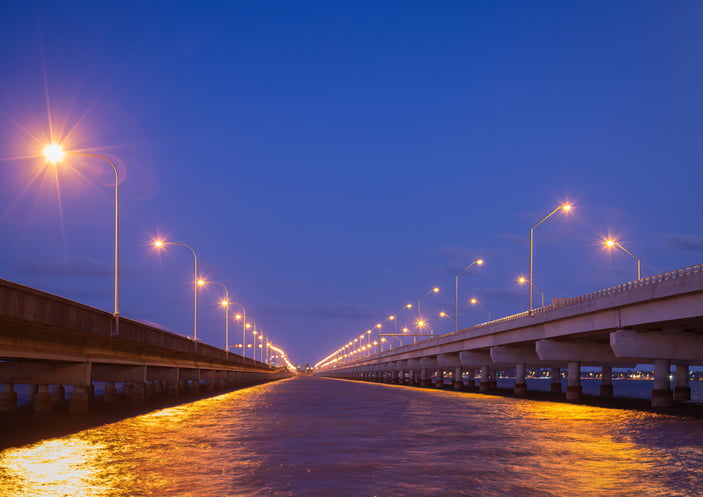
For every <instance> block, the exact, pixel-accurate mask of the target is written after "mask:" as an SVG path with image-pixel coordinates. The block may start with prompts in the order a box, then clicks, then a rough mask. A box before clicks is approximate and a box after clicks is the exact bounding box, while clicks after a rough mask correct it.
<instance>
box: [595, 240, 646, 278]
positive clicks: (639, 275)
mask: <svg viewBox="0 0 703 497" xmlns="http://www.w3.org/2000/svg"><path fill="white" fill-rule="evenodd" d="M603 244H604V245H605V246H606V247H608V248H613V247H617V248H619V249H620V250H622V251H623V252H625V253H626V254H628V255H629V256H630V257H632V258H634V259H635V260H636V261H637V279H638V280H641V279H642V261H640V258H639V257H637V256H636V255H635V254H633V253H632V252H630V251H629V250H627V249H626V248H625V247H623V246H622V245H621V244H620V242H618V241H616V240H612V239H610V238H608V239H607V240H604V241H603Z"/></svg>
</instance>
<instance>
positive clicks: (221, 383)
mask: <svg viewBox="0 0 703 497" xmlns="http://www.w3.org/2000/svg"><path fill="white" fill-rule="evenodd" d="M215 388H216V389H218V390H225V389H226V388H227V382H226V381H225V379H224V378H218V379H217V380H215Z"/></svg>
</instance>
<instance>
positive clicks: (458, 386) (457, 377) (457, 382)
mask: <svg viewBox="0 0 703 497" xmlns="http://www.w3.org/2000/svg"><path fill="white" fill-rule="evenodd" d="M461 375H462V370H461V367H460V366H457V367H456V368H454V390H462V389H463V388H464V379H463V378H462V376H461Z"/></svg>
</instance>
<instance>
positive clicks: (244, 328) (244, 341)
mask: <svg viewBox="0 0 703 497" xmlns="http://www.w3.org/2000/svg"><path fill="white" fill-rule="evenodd" d="M230 305H238V306H239V307H241V308H242V316H240V315H236V316H235V317H234V319H237V320H239V319H242V318H243V319H242V356H244V357H246V356H247V349H246V347H247V308H246V307H244V306H243V305H242V304H239V303H237V302H230Z"/></svg>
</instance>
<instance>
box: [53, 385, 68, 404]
mask: <svg viewBox="0 0 703 497" xmlns="http://www.w3.org/2000/svg"><path fill="white" fill-rule="evenodd" d="M51 398H52V399H53V401H54V403H55V404H58V405H63V403H64V402H66V389H65V388H64V386H63V385H55V386H54V387H53V388H52V389H51Z"/></svg>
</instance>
